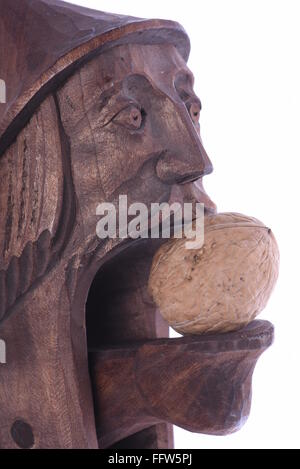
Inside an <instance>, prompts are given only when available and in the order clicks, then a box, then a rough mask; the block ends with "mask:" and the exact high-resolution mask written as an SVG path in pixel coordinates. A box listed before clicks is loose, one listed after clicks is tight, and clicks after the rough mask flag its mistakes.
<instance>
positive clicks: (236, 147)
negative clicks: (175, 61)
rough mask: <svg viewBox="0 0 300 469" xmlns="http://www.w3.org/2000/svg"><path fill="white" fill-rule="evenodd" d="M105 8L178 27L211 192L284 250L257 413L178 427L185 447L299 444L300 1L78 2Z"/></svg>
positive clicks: (259, 371) (268, 313)
mask: <svg viewBox="0 0 300 469" xmlns="http://www.w3.org/2000/svg"><path fill="white" fill-rule="evenodd" d="M73 3H77V4H81V5H84V6H87V7H91V8H95V9H98V10H103V11H109V12H113V13H121V14H127V15H133V16H139V17H145V18H166V19H173V20H176V21H179V22H180V23H181V24H182V25H183V26H184V27H185V29H186V31H187V32H188V34H189V36H190V39H191V44H192V51H191V56H190V60H189V66H190V68H191V70H192V72H193V73H194V75H195V78H196V82H195V89H196V92H197V93H198V94H199V96H200V98H201V101H202V106H203V110H202V113H201V129H202V130H201V133H202V139H203V142H204V146H205V148H206V150H207V152H208V154H209V155H210V158H211V160H212V161H213V164H214V168H215V170H214V173H213V174H212V175H210V176H208V177H206V178H205V185H206V190H207V192H208V193H209V195H210V196H211V198H212V199H213V200H214V201H215V202H216V203H217V205H218V209H219V211H220V212H223V211H237V212H241V213H244V214H247V215H252V216H255V217H257V218H259V219H261V220H262V221H264V222H265V224H266V225H268V226H270V227H271V228H272V229H273V231H274V233H275V236H276V237H277V240H278V243H279V247H280V251H281V270H280V278H279V281H278V284H277V287H276V290H275V292H274V293H273V296H272V298H271V300H270V302H269V304H268V306H267V308H266V309H265V310H264V311H263V313H262V315H261V317H262V318H265V319H269V320H271V321H272V322H273V323H274V325H275V327H276V340H275V344H274V345H273V346H272V347H271V348H270V349H269V350H268V351H267V352H265V353H264V355H263V356H262V357H261V358H260V359H259V361H258V364H257V366H256V369H255V372H254V379H253V400H252V410H251V414H250V417H249V420H248V422H247V423H246V425H245V426H244V427H243V429H242V430H240V431H239V432H238V433H235V434H233V435H229V436H225V437H214V436H207V435H197V434H193V433H189V432H186V431H184V430H182V429H179V428H175V446H176V448H214V449H217V448H299V447H300V444H299V443H300V432H299V422H300V404H299V400H300V377H299V373H300V364H299V359H300V353H299V351H300V334H299V329H300V304H299V295H300V276H299V266H300V255H299V236H300V233H299V214H298V201H299V195H300V181H299V170H300V164H299V161H300V65H299V64H300V57H299V56H300V51H299V49H300V2H299V1H298V0H295V1H293V0H281V1H276V0H272V1H271V0H259V1H258V0H251V1H250V0H248V1H246V0H226V1H224V0H197V1H188V0H186V1H185V2H182V1H177V0H163V1H162V0H152V1H151V2H148V1H147V2H146V1H141V0H139V1H135V0H126V1H125V0H100V1H99V0H78V1H76V0H73Z"/></svg>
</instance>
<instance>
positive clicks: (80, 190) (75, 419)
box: [0, 0, 272, 448]
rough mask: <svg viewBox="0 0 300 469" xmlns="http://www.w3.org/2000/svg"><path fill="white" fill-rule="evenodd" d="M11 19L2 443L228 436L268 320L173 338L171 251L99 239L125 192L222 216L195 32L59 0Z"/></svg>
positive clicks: (3, 37) (2, 161)
mask: <svg viewBox="0 0 300 469" xmlns="http://www.w3.org/2000/svg"><path fill="white" fill-rule="evenodd" d="M0 11H1V15H0V78H1V79H4V80H5V81H6V85H7V97H8V100H7V103H6V105H5V104H0V213H1V224H0V321H1V323H0V337H1V340H4V341H5V343H6V346H7V363H6V364H5V365H1V373H0V400H1V408H0V446H1V447H2V448H98V447H99V441H100V447H104V446H105V447H107V446H109V445H115V447H118V448H121V447H130V448H132V447H137V448H143V447H144V448H146V447H148V448H168V447H169V448H170V447H172V445H173V437H172V427H171V424H173V423H175V424H177V425H181V426H183V427H184V428H188V429H190V430H192V431H204V432H217V433H220V434H222V433H226V432H228V431H231V430H232V429H233V428H235V426H236V425H238V424H240V423H241V422H242V421H243V417H244V415H246V414H248V408H249V393H250V384H251V374H252V370H253V366H254V364H255V361H256V359H257V358H258V356H259V354H260V353H261V352H262V351H263V350H264V348H265V347H266V346H267V345H269V343H270V342H271V336H272V328H271V326H270V325H268V324H266V323H259V324H258V323H254V324H253V325H252V326H250V327H249V328H248V329H247V330H246V331H240V332H239V333H236V334H233V335H226V336H222V335H219V336H216V337H213V338H208V337H207V338H198V337H197V338H196V337H191V338H188V337H187V338H182V339H176V340H170V339H168V326H167V324H166V323H165V322H164V321H163V319H162V317H161V316H160V314H159V312H158V311H157V308H156V306H155V304H154V303H153V301H152V300H151V298H150V297H149V294H148V292H147V281H148V275H149V271H150V265H151V261H152V257H153V254H154V252H155V251H156V249H157V248H158V247H159V245H160V243H161V242H163V240H147V239H146V240H143V239H137V240H133V239H130V238H127V239H122V238H115V239H102V240H100V239H99V238H98V236H97V234H96V224H97V221H98V219H99V217H97V216H96V207H97V205H98V204H99V203H101V202H111V203H114V204H116V205H117V202H118V199H119V196H120V195H124V194H125V195H127V197H128V205H129V204H131V203H133V202H143V203H144V204H146V206H147V207H148V208H149V207H150V205H151V203H153V202H170V203H172V202H175V201H176V202H179V203H181V204H183V203H184V202H194V203H195V202H203V203H204V204H205V209H206V211H214V210H215V205H214V204H213V202H212V201H211V200H210V199H209V197H208V196H207V194H206V193H205V191H204V189H203V185H202V178H203V176H204V175H206V174H209V173H210V172H211V171H212V165H211V162H210V160H209V158H208V156H207V154H206V152H205V150H204V147H203V144H202V141H201V139H200V127H199V112H200V107H201V105H200V101H199V98H198V97H197V96H196V95H195V93H194V91H193V75H192V74H191V72H190V71H189V69H188V68H187V66H186V60H187V57H188V52H189V41H188V38H187V36H186V34H185V33H184V30H183V29H182V28H181V26H179V25H178V24H177V23H173V22H168V21H162V20H139V19H136V18H130V17H121V16H119V15H110V14H106V13H102V12H93V11H90V10H89V11H88V10H87V9H84V8H81V7H75V6H73V5H69V4H65V3H63V2H59V1H57V0H30V1H29V0H22V1H21V0H16V1H14V2H11V1H8V0H0ZM4 45H5V46H4ZM137 341H138V342H137ZM88 348H89V349H90V351H91V352H90V355H88ZM92 350H96V352H92ZM88 357H90V360H89V358H88ZM224 369H226V370H227V372H228V376H230V377H231V378H230V381H228V379H227V374H226V375H224ZM205 390H206V391H205ZM205 392H206V394H205ZM199 393H200V394H199ZM142 396H143V397H142ZM199 396H200V397H199ZM232 396H234V398H235V400H234V403H232V400H230V399H231V398H232Z"/></svg>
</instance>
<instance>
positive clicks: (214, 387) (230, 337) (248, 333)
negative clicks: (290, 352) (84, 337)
mask: <svg viewBox="0 0 300 469" xmlns="http://www.w3.org/2000/svg"><path fill="white" fill-rule="evenodd" d="M272 340H273V326H272V325H271V324H270V323H268V322H267V321H253V322H252V323H251V324H250V325H249V326H247V327H245V328H244V329H243V330H242V331H237V332H232V333H226V334H223V335H221V336H220V335H219V334H218V335H211V336H206V337H205V336H202V337H199V336H189V337H184V338H178V339H157V340H155V341H144V342H142V343H139V344H130V345H127V346H126V345H123V346H119V347H117V346H115V347H111V348H104V349H102V350H98V351H94V352H93V353H92V352H90V355H91V358H90V364H91V365H90V366H91V376H92V377H93V385H94V390H95V391H94V396H95V415H96V422H97V433H98V438H99V445H100V447H104V448H105V447H108V446H111V445H112V444H113V443H115V442H116V441H119V440H120V439H122V438H124V437H128V436H129V435H131V434H133V433H136V431H137V430H142V429H143V428H147V427H148V426H149V425H151V424H152V425H153V424H157V423H159V422H171V423H173V424H175V425H178V426H180V427H183V428H185V429H187V430H190V431H193V432H200V433H208V434H214V435H224V434H227V433H231V432H233V431H236V430H238V429H239V428H240V427H241V426H242V425H243V424H244V422H245V420H246V419H247V417H248V414H249V410H250V402H251V378H252V372H253V369H254V366H255V363H256V361H257V359H258V357H259V356H260V354H261V353H262V352H263V351H264V350H265V349H266V348H267V347H268V346H269V345H271V343H272ZM120 389H122V393H120Z"/></svg>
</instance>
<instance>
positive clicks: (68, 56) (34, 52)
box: [0, 0, 190, 154]
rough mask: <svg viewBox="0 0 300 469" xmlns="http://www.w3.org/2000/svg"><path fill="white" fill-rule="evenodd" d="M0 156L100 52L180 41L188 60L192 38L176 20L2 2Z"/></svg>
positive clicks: (46, 1) (39, 1)
mask: <svg viewBox="0 0 300 469" xmlns="http://www.w3.org/2000/svg"><path fill="white" fill-rule="evenodd" d="M0 11H1V15H0V44H3V45H4V44H5V47H1V48H0V77H1V79H3V80H4V81H5V83H6V84H7V100H6V101H7V102H6V105H1V106H0V154H1V153H2V152H3V151H4V150H5V149H6V147H7V146H8V145H9V144H10V143H11V142H12V139H13V138H15V136H16V135H17V133H18V131H19V130H20V127H21V126H22V125H24V122H26V120H27V119H28V118H29V117H30V116H31V115H32V113H33V112H34V110H35V109H36V107H37V106H38V105H39V104H40V102H41V101H42V99H43V98H44V97H45V96H46V95H47V94H48V93H49V91H50V90H51V89H53V88H54V87H56V86H57V84H59V83H60V82H61V81H62V80H64V79H66V77H67V76H70V75H71V74H72V73H73V72H74V70H75V69H76V67H77V66H78V65H80V64H82V63H83V62H84V61H86V60H88V59H90V58H91V57H93V56H95V54H97V53H99V50H103V49H105V48H109V47H111V46H113V45H117V44H124V43H127V42H136V43H138V42H140V43H142V44H145V43H149V44H153V43H158V44H160V43H163V42H168V43H170V44H174V45H175V46H176V47H177V48H178V50H179V52H180V54H182V56H183V57H184V59H185V60H187V58H188V55H189V49H190V45H189V39H188V36H187V34H186V33H185V31H184V29H183V28H182V27H181V26H180V25H179V24H178V23H176V22H173V21H167V20H143V19H140V18H134V17H131V16H123V15H115V14H110V13H104V12H101V11H96V10H90V9H88V8H83V7H80V6H77V5H72V4H70V3H67V2H62V1H57V0H14V1H13V2H12V1H10V0H0Z"/></svg>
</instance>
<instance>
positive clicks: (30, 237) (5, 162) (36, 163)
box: [0, 95, 67, 320]
mask: <svg viewBox="0 0 300 469" xmlns="http://www.w3.org/2000/svg"><path fill="white" fill-rule="evenodd" d="M62 140H63V137H62V135H61V131H60V122H59V116H58V112H57V107H56V103H55V100H54V97H53V96H52V95H51V96H48V97H47V99H46V100H45V101H43V103H42V104H41V105H40V107H39V108H38V109H37V111H36V112H35V113H34V115H33V116H32V117H31V119H30V121H29V122H28V124H27V125H26V127H24V129H23V130H22V131H21V132H20V134H19V135H18V137H17V139H16V140H15V142H14V143H13V144H12V145H11V146H10V147H9V148H8V150H7V151H6V153H5V154H4V155H3V156H2V157H1V158H0V213H1V224H0V320H1V319H3V318H5V317H6V316H7V315H8V314H9V313H10V312H11V311H12V310H13V307H14V305H15V304H16V301H17V300H19V299H21V297H23V295H24V294H25V293H26V292H27V291H28V290H29V289H30V288H31V287H32V286H33V285H34V284H35V283H36V282H37V280H38V279H40V278H41V277H42V276H43V275H44V274H45V272H46V271H47V269H48V268H49V266H50V263H52V264H53V260H54V259H53V255H54V254H55V252H57V251H58V249H59V248H61V245H62V240H61V237H62V233H61V232H60V231H61V226H60V225H61V223H60V219H61V217H62V216H64V213H63V212H64V209H65V207H66V204H65V199H66V187H65V186H66V184H65V183H64V181H65V174H64V173H65V171H64V161H63V156H64V155H63V151H64V148H63V147H64V145H63V142H62ZM66 223H67V221H66V220H65V223H64V224H66ZM63 231H64V230H63ZM63 236H64V234H63Z"/></svg>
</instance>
